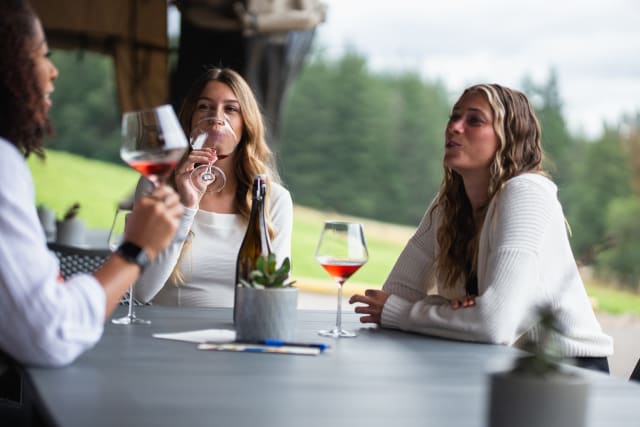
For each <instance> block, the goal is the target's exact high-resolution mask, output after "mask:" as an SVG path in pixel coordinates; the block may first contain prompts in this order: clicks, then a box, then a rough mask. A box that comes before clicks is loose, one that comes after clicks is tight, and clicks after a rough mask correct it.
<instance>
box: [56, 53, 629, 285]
mask: <svg viewBox="0 0 640 427" xmlns="http://www.w3.org/2000/svg"><path fill="white" fill-rule="evenodd" d="M54 61H55V63H56V65H57V66H58V68H59V69H60V71H61V77H60V78H59V79H58V81H57V82H56V89H57V90H56V92H55V93H54V103H56V104H57V105H56V107H55V108H54V109H52V116H53V123H54V125H55V128H56V130H57V133H56V136H55V137H54V139H53V140H52V141H50V144H49V146H50V147H52V148H54V149H58V150H63V151H69V152H73V153H76V154H82V155H84V156H86V157H90V158H96V159H101V160H105V161H110V162H115V163H121V160H120V158H119V154H118V152H119V142H120V141H119V131H120V130H119V125H120V118H119V112H118V110H117V102H116V99H115V88H114V78H113V71H112V65H111V62H110V59H108V58H105V57H101V56H99V55H93V54H82V55H78V54H77V53H63V52H56V53H55V55H54ZM559 88H560V84H559V81H558V78H557V76H556V74H555V73H554V72H553V70H551V71H550V74H549V77H548V79H547V80H546V81H545V82H543V83H535V82H533V81H532V80H531V79H529V78H526V77H525V78H523V81H522V83H521V85H520V87H519V89H520V90H522V91H523V92H525V93H526V94H527V95H528V96H529V99H530V100H531V101H532V103H533V105H534V107H535V109H536V112H537V114H538V117H539V119H540V122H541V125H542V129H543V132H542V139H543V148H544V150H545V165H546V167H547V170H548V171H549V173H550V175H551V176H552V178H553V179H554V181H555V182H556V184H557V185H558V188H559V197H560V200H561V202H562V204H563V207H564V210H565V216H566V218H567V223H568V226H569V227H570V230H571V239H570V241H571V244H572V246H573V249H574V252H575V254H576V257H577V258H578V260H579V262H581V263H583V264H588V265H592V266H594V267H595V269H596V271H597V272H598V273H599V274H601V275H603V276H610V277H613V278H615V279H616V281H617V282H618V283H621V284H622V285H624V286H626V287H628V288H632V289H636V290H638V289H640V262H638V260H637V259H636V257H640V221H638V220H637V218H640V197H639V195H640V112H636V113H633V114H628V115H625V116H623V117H620V119H619V121H618V122H617V123H607V124H606V126H605V130H604V132H603V133H602V134H601V135H600V136H598V137H596V138H587V137H585V136H584V135H572V134H571V132H570V131H569V129H568V127H567V123H566V120H565V118H564V113H563V106H562V99H561V97H560V91H559ZM458 96H459V94H453V95H451V94H450V93H449V92H448V89H447V88H446V87H445V85H444V84H443V83H442V82H441V81H428V80H425V79H424V78H423V77H421V76H420V75H419V74H418V73H417V72H412V71H405V72H394V73H384V72H374V71H371V70H370V69H369V67H368V64H367V59H366V58H365V57H363V56H362V55H360V54H359V53H358V52H354V51H350V52H347V53H345V54H344V55H343V56H342V57H339V58H333V59H331V58H327V57H325V56H324V55H323V54H322V52H316V53H314V54H313V55H312V56H311V57H310V58H309V60H308V61H307V63H306V65H305V67H304V68H303V70H302V72H301V73H300V75H299V76H298V78H297V79H296V81H295V82H294V84H293V85H292V87H291V88H290V90H289V93H288V94H287V96H286V97H285V99H286V103H285V105H283V114H282V120H283V121H282V123H281V124H280V132H279V135H280V138H279V141H278V143H277V144H275V145H274V147H273V148H274V150H275V151H276V154H277V158H278V166H279V170H280V173H281V175H282V178H283V181H284V183H285V185H286V186H287V187H288V188H289V190H290V191H291V193H292V196H293V198H294V202H295V203H297V204H300V205H304V206H308V207H312V208H317V209H322V210H329V211H336V212H339V213H343V214H350V215H356V216H362V217H367V218H371V219H376V220H380V221H385V222H392V223H397V224H405V225H411V226H415V225H417V223H418V222H419V221H420V218H421V216H422V215H423V214H424V211H425V209H426V207H427V206H428V205H429V203H430V202H431V200H432V199H433V197H434V196H435V195H436V193H437V191H438V188H439V185H440V181H441V178H442V157H443V154H444V142H443V141H444V127H445V125H446V121H447V119H448V116H449V114H450V110H451V106H452V103H453V102H454V101H455V99H456V98H457V97H458Z"/></svg>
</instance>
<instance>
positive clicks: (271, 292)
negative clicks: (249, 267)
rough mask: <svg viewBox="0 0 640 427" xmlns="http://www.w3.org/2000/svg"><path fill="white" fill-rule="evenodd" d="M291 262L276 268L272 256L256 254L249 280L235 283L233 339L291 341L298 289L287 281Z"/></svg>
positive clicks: (283, 263)
mask: <svg viewBox="0 0 640 427" xmlns="http://www.w3.org/2000/svg"><path fill="white" fill-rule="evenodd" d="M290 270H291V263H290V261H289V258H285V259H284V261H283V262H282V265H281V266H280V267H276V256H275V255H274V254H272V253H270V254H269V255H268V257H259V258H258V260H257V261H256V269H255V270H253V271H252V272H251V273H250V275H249V277H250V280H240V283H239V284H238V288H237V292H238V307H239V309H238V312H237V317H236V339H237V340H238V341H263V340H266V339H276V340H283V341H288V340H292V339H293V338H294V335H295V329H296V313H297V307H298V289H297V288H295V287H293V284H294V283H295V282H291V281H289V272H290Z"/></svg>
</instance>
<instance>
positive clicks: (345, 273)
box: [319, 259, 364, 284]
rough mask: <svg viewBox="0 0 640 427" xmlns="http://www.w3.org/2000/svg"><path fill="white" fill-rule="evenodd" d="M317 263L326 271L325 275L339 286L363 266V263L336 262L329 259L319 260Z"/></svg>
mask: <svg viewBox="0 0 640 427" xmlns="http://www.w3.org/2000/svg"><path fill="white" fill-rule="evenodd" d="M319 262H320V265H321V266H322V267H323V268H324V269H325V270H327V273H329V275H330V276H331V277H333V278H334V279H335V280H336V281H337V282H338V283H340V284H343V283H344V282H345V281H346V280H347V279H348V278H349V277H351V276H352V275H353V273H355V272H356V271H358V269H359V268H360V267H362V265H363V264H364V262H363V261H336V260H331V259H327V260H324V259H321V260H319Z"/></svg>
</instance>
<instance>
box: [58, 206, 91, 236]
mask: <svg viewBox="0 0 640 427" xmlns="http://www.w3.org/2000/svg"><path fill="white" fill-rule="evenodd" d="M79 212H80V203H78V202H75V203H74V204H72V205H71V206H70V207H69V208H68V209H67V210H66V211H65V213H64V215H63V216H62V220H60V221H58V222H57V224H56V242H57V243H61V244H63V245H69V246H82V245H84V243H85V229H84V221H83V220H81V219H79V218H78V217H77V216H78V213H79Z"/></svg>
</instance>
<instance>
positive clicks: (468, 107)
mask: <svg viewBox="0 0 640 427" xmlns="http://www.w3.org/2000/svg"><path fill="white" fill-rule="evenodd" d="M542 158H543V155H542V145H541V130H540V125H539V123H538V119H537V118H536V115H535V112H534V110H533V108H532V107H531V104H530V103H529V100H528V99H527V97H526V96H525V95H524V94H523V93H521V92H518V91H516V90H512V89H509V88H506V87H503V86H500V85H497V84H479V85H475V86H472V87H470V88H468V89H467V90H465V91H464V93H463V94H462V96H461V97H460V98H459V99H458V101H457V102H456V104H455V105H454V107H453V111H452V113H451V117H450V119H449V122H448V123H447V126H446V129H445V155H444V179H443V181H442V185H441V186H440V191H439V193H438V195H437V197H436V198H435V200H434V201H433V203H432V204H431V206H430V207H429V209H428V210H427V213H426V214H425V216H424V218H423V220H422V222H421V223H420V225H419V227H418V230H417V231H416V233H415V234H414V236H413V237H412V238H411V240H410V241H409V243H408V244H407V246H406V247H405V249H404V251H403V252H402V253H401V255H400V257H399V258H398V260H397V262H396V264H395V266H394V268H393V270H392V271H391V273H390V275H389V277H388V278H387V280H386V281H385V283H384V286H383V290H367V291H366V292H365V295H355V296H354V297H352V299H351V302H352V303H355V302H360V303H364V304H365V305H364V306H358V307H356V309H355V311H356V312H357V313H362V314H364V316H362V317H361V318H360V320H361V322H363V323H378V324H380V325H381V326H383V327H389V328H396V329H402V330H407V331H413V332H418V333H423V334H427V335H435V336H441V337H446V338H452V339H459V340H466V341H479V342H488V343H495V344H504V345H512V344H515V343H516V342H517V341H519V340H520V339H521V338H525V337H526V338H530V339H533V340H535V337H536V336H537V334H536V333H537V328H538V324H537V316H536V313H537V312H538V308H541V307H551V309H552V310H553V311H555V312H556V313H557V315H558V319H559V322H560V324H561V329H562V333H559V334H557V336H555V337H554V338H555V340H556V344H557V348H558V350H559V351H560V352H561V354H562V355H563V356H565V357H573V358H575V359H576V361H577V363H578V364H579V365H581V366H584V367H589V368H593V369H598V370H602V371H607V372H608V370H609V367H608V362H607V356H609V355H611V354H612V353H613V342H612V340H611V338H610V337H609V336H607V335H605V334H604V333H603V332H602V329H601V328H600V325H599V324H598V321H597V319H596V317H595V315H594V313H593V309H592V308H591V303H590V301H589V298H588V296H587V293H586V291H585V289H584V285H583V283H582V280H581V278H580V274H579V272H578V268H577V265H576V262H575V259H574V257H573V254H572V252H571V247H570V246H569V239H568V236H567V230H566V224H565V219H564V215H563V212H562V207H561V206H560V203H559V201H558V198H557V188H556V186H555V184H553V182H552V181H551V180H550V179H549V178H548V177H547V176H546V174H545V173H544V172H543V169H542Z"/></svg>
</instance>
